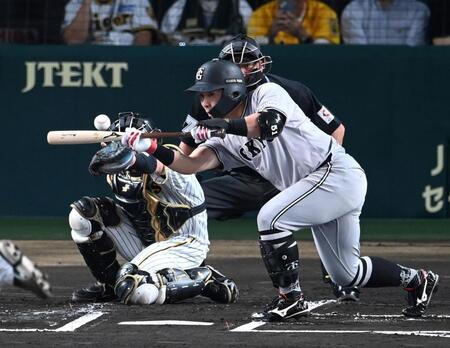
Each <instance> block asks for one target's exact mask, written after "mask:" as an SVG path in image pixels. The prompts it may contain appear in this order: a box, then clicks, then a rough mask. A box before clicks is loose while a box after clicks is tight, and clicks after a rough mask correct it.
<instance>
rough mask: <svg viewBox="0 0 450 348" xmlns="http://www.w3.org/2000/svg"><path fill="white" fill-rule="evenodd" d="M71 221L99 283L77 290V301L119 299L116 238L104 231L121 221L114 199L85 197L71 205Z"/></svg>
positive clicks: (73, 298) (75, 238) (87, 262)
mask: <svg viewBox="0 0 450 348" xmlns="http://www.w3.org/2000/svg"><path fill="white" fill-rule="evenodd" d="M71 207H72V211H71V212H70V215H69V224H70V226H71V228H72V232H71V234H72V239H73V240H74V241H75V242H76V243H77V246H78V249H79V250H80V253H81V255H82V256H83V258H84V260H85V262H86V265H87V266H88V268H89V269H90V271H91V273H92V275H93V276H94V277H95V278H96V279H97V280H98V282H97V283H95V284H91V285H89V286H87V287H84V288H81V289H77V290H75V291H74V292H73V294H72V301H74V302H97V301H110V300H113V299H115V298H116V296H115V295H114V291H113V287H114V284H115V279H116V273H117V271H118V270H119V263H118V262H117V260H116V249H115V246H114V243H113V241H112V240H111V239H110V238H109V237H108V236H107V235H106V234H105V233H104V232H103V231H102V226H114V225H117V224H118V223H119V222H120V218H119V216H118V215H117V212H116V208H115V204H114V202H113V201H112V200H111V199H110V198H107V197H105V198H90V197H83V198H81V199H80V200H78V201H76V202H74V203H72V204H71Z"/></svg>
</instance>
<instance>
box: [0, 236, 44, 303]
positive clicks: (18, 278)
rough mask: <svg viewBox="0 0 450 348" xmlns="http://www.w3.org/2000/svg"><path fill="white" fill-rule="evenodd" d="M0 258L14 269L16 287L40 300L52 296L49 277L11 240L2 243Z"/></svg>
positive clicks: (0, 243) (0, 245)
mask: <svg viewBox="0 0 450 348" xmlns="http://www.w3.org/2000/svg"><path fill="white" fill-rule="evenodd" d="M0 257H3V259H5V260H6V262H8V263H9V264H10V265H11V266H12V267H13V269H14V285H15V286H18V287H20V288H23V289H25V290H29V291H31V292H33V293H35V294H36V295H37V296H39V297H40V298H43V299H46V298H48V297H51V296H52V293H51V288H50V283H49V281H48V277H47V275H46V274H45V273H44V272H43V271H41V270H40V269H39V268H38V267H37V266H36V265H35V264H34V263H33V262H32V261H31V260H30V259H29V258H28V257H26V256H25V255H24V254H23V253H22V251H21V250H20V249H19V248H18V247H17V245H15V244H14V243H13V242H11V241H10V240H1V241H0Z"/></svg>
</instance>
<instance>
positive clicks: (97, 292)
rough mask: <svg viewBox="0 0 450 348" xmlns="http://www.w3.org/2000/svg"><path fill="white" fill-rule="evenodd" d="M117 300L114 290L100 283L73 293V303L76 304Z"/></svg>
mask: <svg viewBox="0 0 450 348" xmlns="http://www.w3.org/2000/svg"><path fill="white" fill-rule="evenodd" d="M116 300H118V299H117V296H116V294H115V293H114V288H113V287H111V286H109V285H105V284H103V283H100V282H96V283H93V284H91V285H88V286H87V287H84V288H81V289H77V290H75V291H74V292H73V293H72V302H75V303H86V302H111V301H116Z"/></svg>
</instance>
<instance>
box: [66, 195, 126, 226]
mask: <svg viewBox="0 0 450 348" xmlns="http://www.w3.org/2000/svg"><path fill="white" fill-rule="evenodd" d="M70 206H71V207H72V208H73V209H75V210H76V211H78V213H79V214H80V215H81V216H83V217H84V218H86V219H88V220H89V221H91V222H92V223H98V224H100V225H104V226H106V227H108V226H117V225H118V224H119V223H120V217H119V215H118V214H117V210H116V203H114V201H113V200H112V199H111V198H109V197H101V198H99V197H96V198H91V197H83V198H81V199H79V200H78V201H75V202H73V203H72V204H71V205H70Z"/></svg>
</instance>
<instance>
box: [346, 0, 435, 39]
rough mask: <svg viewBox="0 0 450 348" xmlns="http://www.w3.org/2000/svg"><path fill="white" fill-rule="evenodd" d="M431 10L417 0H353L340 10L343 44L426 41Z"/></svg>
mask: <svg viewBox="0 0 450 348" xmlns="http://www.w3.org/2000/svg"><path fill="white" fill-rule="evenodd" d="M429 17H430V11H429V9H428V7H427V5H425V4H424V3H422V2H420V1H417V0H353V1H352V2H350V3H349V4H348V5H347V6H346V7H345V9H344V11H343V12H342V17H341V29H342V38H343V41H344V43H346V44H382V45H410V46H416V45H425V44H426V43H427V28H428V21H429Z"/></svg>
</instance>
